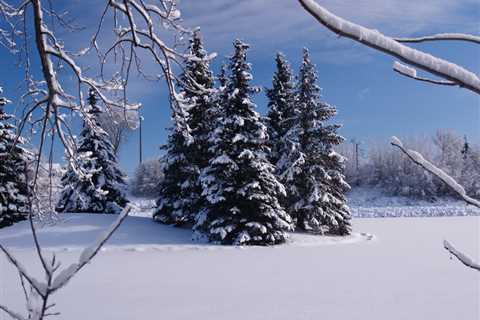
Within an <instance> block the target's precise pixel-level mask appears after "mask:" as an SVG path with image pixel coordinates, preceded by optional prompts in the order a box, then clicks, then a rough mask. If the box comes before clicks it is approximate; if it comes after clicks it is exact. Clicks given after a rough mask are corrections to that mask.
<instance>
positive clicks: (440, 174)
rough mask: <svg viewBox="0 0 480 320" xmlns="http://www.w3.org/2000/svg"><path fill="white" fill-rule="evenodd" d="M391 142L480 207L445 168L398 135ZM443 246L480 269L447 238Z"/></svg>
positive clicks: (462, 261)
mask: <svg viewBox="0 0 480 320" xmlns="http://www.w3.org/2000/svg"><path fill="white" fill-rule="evenodd" d="M391 144H392V145H393V146H395V147H397V148H399V149H400V150H401V151H402V152H403V153H404V154H405V155H407V156H408V157H409V158H410V160H412V161H413V162H414V163H416V164H418V165H419V166H421V167H422V168H423V169H425V170H426V171H428V172H430V173H431V174H433V175H434V176H436V177H437V178H439V179H440V180H442V181H443V182H444V183H445V184H447V185H448V186H449V187H450V188H452V190H453V191H455V192H456V193H457V194H458V195H459V196H460V197H461V198H462V199H463V200H464V201H465V202H466V203H468V204H471V205H473V206H475V207H478V208H480V201H478V200H476V199H473V198H471V197H469V196H468V195H467V194H466V192H465V189H464V188H463V187H462V186H461V185H460V184H459V183H457V182H456V181H455V180H454V179H453V178H452V177H450V176H449V175H448V174H446V173H445V172H444V171H443V170H441V169H439V168H437V167H436V166H434V165H433V164H432V163H430V162H429V161H427V160H425V158H424V157H423V156H422V155H421V154H420V153H418V152H416V151H413V150H408V149H406V148H405V147H404V146H403V143H402V142H401V141H400V139H398V138H397V137H392V141H391ZM443 246H444V248H445V249H446V250H447V251H448V252H450V253H451V254H452V255H454V256H455V257H456V258H457V259H458V260H459V261H460V262H461V263H463V264H464V265H466V266H467V267H470V268H472V269H475V270H477V271H480V265H478V264H477V263H475V262H473V260H472V259H471V258H469V257H468V256H467V255H465V254H464V253H462V252H460V251H458V250H456V249H455V247H454V246H453V245H451V244H450V243H449V242H448V241H447V240H445V241H444V242H443Z"/></svg>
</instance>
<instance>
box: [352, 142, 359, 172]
mask: <svg viewBox="0 0 480 320" xmlns="http://www.w3.org/2000/svg"><path fill="white" fill-rule="evenodd" d="M350 141H351V142H352V145H353V156H354V157H355V169H356V170H357V172H358V170H359V169H360V160H359V153H360V152H359V151H360V150H359V148H360V142H358V141H357V140H355V139H352V140H350Z"/></svg>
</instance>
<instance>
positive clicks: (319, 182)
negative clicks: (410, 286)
mask: <svg viewBox="0 0 480 320" xmlns="http://www.w3.org/2000/svg"><path fill="white" fill-rule="evenodd" d="M297 90H298V93H297V101H296V103H297V108H298V110H299V111H300V113H299V117H298V121H297V128H296V130H294V132H295V134H296V135H297V137H298V140H297V148H298V150H297V151H296V152H294V153H292V154H294V155H296V156H297V160H295V161H296V163H297V165H298V167H297V169H296V170H295V171H294V174H293V175H292V177H293V179H292V183H293V184H294V187H293V188H292V190H293V191H294V194H292V195H290V196H291V197H290V201H292V203H291V204H290V207H289V210H290V214H291V215H292V216H293V217H294V219H295V220H296V225H297V227H298V228H299V229H301V230H305V231H309V232H320V233H324V232H327V233H330V234H338V235H346V234H350V232H351V224H350V219H351V216H350V211H349V208H348V206H347V205H346V199H345V192H346V191H348V189H349V185H348V184H347V183H346V182H345V180H344V175H343V162H344V161H345V159H344V157H343V156H341V155H340V154H338V153H336V152H335V151H334V149H333V148H334V146H337V145H339V144H340V143H342V142H343V141H344V139H343V137H341V136H339V135H338V134H337V130H338V129H339V128H340V125H336V124H328V123H327V121H329V120H330V119H331V118H332V117H333V116H335V115H336V110H335V108H334V107H332V106H330V105H328V104H327V103H325V102H323V101H321V100H320V88H319V86H318V85H317V74H316V70H315V65H314V64H313V63H312V62H311V60H310V56H309V52H308V50H307V49H305V50H304V54H303V62H302V66H301V69H300V74H299V78H298V89H297Z"/></svg>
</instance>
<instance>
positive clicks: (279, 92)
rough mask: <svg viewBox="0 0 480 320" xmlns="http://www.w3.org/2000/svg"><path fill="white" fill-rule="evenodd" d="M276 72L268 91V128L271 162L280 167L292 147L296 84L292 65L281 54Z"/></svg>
mask: <svg viewBox="0 0 480 320" xmlns="http://www.w3.org/2000/svg"><path fill="white" fill-rule="evenodd" d="M275 62H276V71H275V74H274V75H273V81H272V88H271V89H267V97H268V99H269V102H268V114H267V128H268V136H269V141H270V142H269V145H270V149H271V151H270V161H271V162H272V163H273V164H275V165H277V166H278V165H280V163H279V161H280V160H281V159H282V158H283V157H285V156H286V154H288V152H289V150H290V145H289V143H288V133H289V132H290V130H291V129H292V128H293V127H294V125H295V119H296V116H297V112H296V109H295V106H296V105H295V83H294V79H293V74H292V69H291V67H290V64H289V63H288V61H287V60H286V59H285V56H284V55H283V54H281V53H278V54H277V57H276V59H275Z"/></svg>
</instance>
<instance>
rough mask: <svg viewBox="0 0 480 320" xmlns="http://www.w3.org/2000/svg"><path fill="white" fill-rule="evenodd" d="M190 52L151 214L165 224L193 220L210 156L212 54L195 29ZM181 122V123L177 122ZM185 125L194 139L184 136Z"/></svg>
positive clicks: (212, 119) (212, 114)
mask: <svg viewBox="0 0 480 320" xmlns="http://www.w3.org/2000/svg"><path fill="white" fill-rule="evenodd" d="M189 56H190V57H191V59H189V60H188V61H187V63H186V66H185V71H184V73H183V74H182V76H181V82H180V86H181V92H180V95H181V97H182V100H183V107H184V110H183V112H184V114H183V115H179V117H180V118H179V119H177V120H179V121H175V122H176V123H174V129H172V134H171V135H170V137H169V141H168V145H167V146H166V149H167V150H168V151H167V158H166V161H167V165H166V167H165V179H164V181H163V182H162V183H161V187H160V189H161V192H160V199H159V201H158V209H157V212H156V213H155V215H154V217H155V219H156V220H157V221H159V222H163V223H166V224H177V225H182V224H185V223H187V224H190V223H193V221H194V218H195V215H196V213H197V212H198V211H199V210H200V209H201V208H202V207H203V205H202V203H203V197H202V196H201V194H202V187H201V185H200V182H199V172H200V170H201V168H203V167H206V166H207V165H208V160H209V159H210V152H209V134H210V132H211V130H212V124H213V121H214V118H215V114H216V104H215V102H216V101H215V98H214V89H213V86H214V77H213V73H212V72H211V71H210V65H209V64H210V63H209V60H210V59H211V58H210V57H209V55H208V54H207V52H206V51H205V49H204V46H203V43H202V39H201V36H200V33H199V32H198V31H197V32H195V33H194V35H193V38H192V39H191V41H190V47H189ZM177 122H178V123H177ZM181 123H184V125H183V126H181V125H180V126H179V124H181ZM185 126H187V127H188V130H189V133H190V135H191V137H192V138H193V143H191V142H190V141H189V140H188V139H185V137H184V132H182V130H185ZM182 127H183V128H182Z"/></svg>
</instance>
